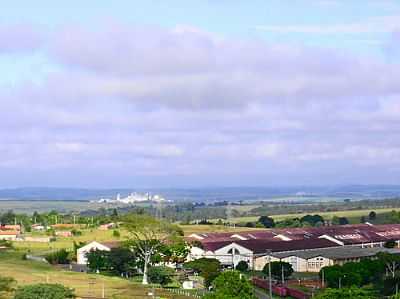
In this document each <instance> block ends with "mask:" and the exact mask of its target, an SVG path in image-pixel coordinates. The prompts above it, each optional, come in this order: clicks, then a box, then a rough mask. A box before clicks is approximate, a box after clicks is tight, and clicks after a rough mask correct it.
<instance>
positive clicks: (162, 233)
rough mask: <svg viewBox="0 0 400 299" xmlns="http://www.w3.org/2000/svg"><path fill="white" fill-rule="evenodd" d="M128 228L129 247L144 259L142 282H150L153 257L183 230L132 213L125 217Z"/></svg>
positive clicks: (164, 222)
mask: <svg viewBox="0 0 400 299" xmlns="http://www.w3.org/2000/svg"><path fill="white" fill-rule="evenodd" d="M124 225H125V227H126V228H127V230H128V233H129V235H128V241H127V245H128V247H129V248H130V249H131V250H133V251H134V252H135V253H136V254H137V256H138V257H139V258H140V259H141V260H142V261H143V280H142V284H148V269H149V265H150V263H151V260H152V258H153V257H154V256H155V255H157V254H159V251H160V250H161V248H162V247H163V244H164V243H165V241H167V240H168V239H170V238H171V236H174V235H178V234H180V233H181V232H180V231H179V230H178V229H177V227H176V226H174V225H171V224H170V223H168V222H166V221H162V220H159V219H156V218H154V217H151V216H149V215H144V214H143V215H139V214H130V215H127V216H126V217H125V218H124Z"/></svg>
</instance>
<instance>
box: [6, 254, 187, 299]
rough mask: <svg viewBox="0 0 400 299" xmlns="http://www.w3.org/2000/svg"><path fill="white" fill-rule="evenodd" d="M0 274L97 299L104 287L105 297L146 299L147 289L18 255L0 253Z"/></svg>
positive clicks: (122, 280)
mask: <svg viewBox="0 0 400 299" xmlns="http://www.w3.org/2000/svg"><path fill="white" fill-rule="evenodd" d="M0 273H1V275H2V276H10V277H13V278H14V279H15V280H16V281H17V283H18V285H26V284H32V283H45V282H50V283H61V284H63V285H65V286H68V287H71V288H73V289H75V292H76V294H77V295H78V296H88V295H90V294H91V295H95V296H98V297H99V298H100V297H101V295H102V289H103V285H104V289H105V294H106V298H115V299H128V298H138V299H139V298H143V299H144V298H149V297H148V296H147V295H146V294H147V292H148V290H149V289H147V288H145V287H143V286H142V285H140V284H138V283H134V282H131V281H128V280H125V279H121V278H118V277H108V276H102V275H95V274H86V273H76V272H68V271H63V270H59V269H57V268H55V267H53V266H50V265H47V264H43V263H38V262H33V261H25V260H22V253H21V252H0ZM156 294H157V296H162V297H165V298H176V299H178V298H179V299H183V298H188V297H184V296H178V295H173V294H171V293H169V292H167V291H162V290H159V291H157V292H156Z"/></svg>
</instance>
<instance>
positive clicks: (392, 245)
mask: <svg viewBox="0 0 400 299" xmlns="http://www.w3.org/2000/svg"><path fill="white" fill-rule="evenodd" d="M383 246H384V247H385V248H395V247H396V241H395V240H389V241H386V242H385V244H384V245H383Z"/></svg>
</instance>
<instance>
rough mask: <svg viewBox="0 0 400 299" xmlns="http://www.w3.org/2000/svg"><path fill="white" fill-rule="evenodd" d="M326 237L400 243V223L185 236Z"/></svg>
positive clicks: (191, 239) (192, 239)
mask: <svg viewBox="0 0 400 299" xmlns="http://www.w3.org/2000/svg"><path fill="white" fill-rule="evenodd" d="M316 238H323V239H327V240H330V241H332V242H335V243H337V244H338V245H340V246H346V245H348V246H358V247H383V245H384V244H385V242H387V241H395V242H396V243H397V246H398V247H400V224H387V225H372V224H357V225H337V226H323V227H308V228H303V227H302V228H286V229H264V230H259V231H237V232H235V233H194V234H191V235H189V236H188V237H187V238H186V239H187V241H188V242H189V243H190V242H201V243H205V242H222V241H230V242H235V241H244V240H268V241H270V242H275V241H277V242H280V241H286V242H291V241H299V240H310V239H316Z"/></svg>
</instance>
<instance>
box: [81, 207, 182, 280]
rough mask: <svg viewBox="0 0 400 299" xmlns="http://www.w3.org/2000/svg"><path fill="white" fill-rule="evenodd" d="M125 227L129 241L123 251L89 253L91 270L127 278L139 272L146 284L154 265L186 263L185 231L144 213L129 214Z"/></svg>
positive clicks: (124, 222) (126, 217) (121, 249)
mask: <svg viewBox="0 0 400 299" xmlns="http://www.w3.org/2000/svg"><path fill="white" fill-rule="evenodd" d="M123 225H124V227H125V228H126V229H127V231H128V239H127V241H126V242H125V243H124V244H123V246H122V247H121V248H115V249H112V250H111V251H99V250H96V251H92V252H90V253H88V254H87V259H88V266H89V268H90V269H91V270H92V271H96V272H98V271H103V272H104V271H106V272H109V273H113V274H116V275H127V276H130V275H132V274H133V273H135V272H136V271H140V272H142V273H143V284H147V283H148V275H149V268H150V267H151V266H154V265H155V264H156V263H160V262H164V263H175V264H176V265H177V264H179V263H183V261H184V260H185V259H186V256H187V254H188V253H189V248H188V245H187V244H186V242H185V241H184V239H183V231H182V229H181V228H179V227H178V226H176V225H173V224H171V223H169V222H166V221H162V220H159V219H156V218H154V217H152V216H149V215H145V214H129V215H126V216H125V217H124V218H123Z"/></svg>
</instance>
